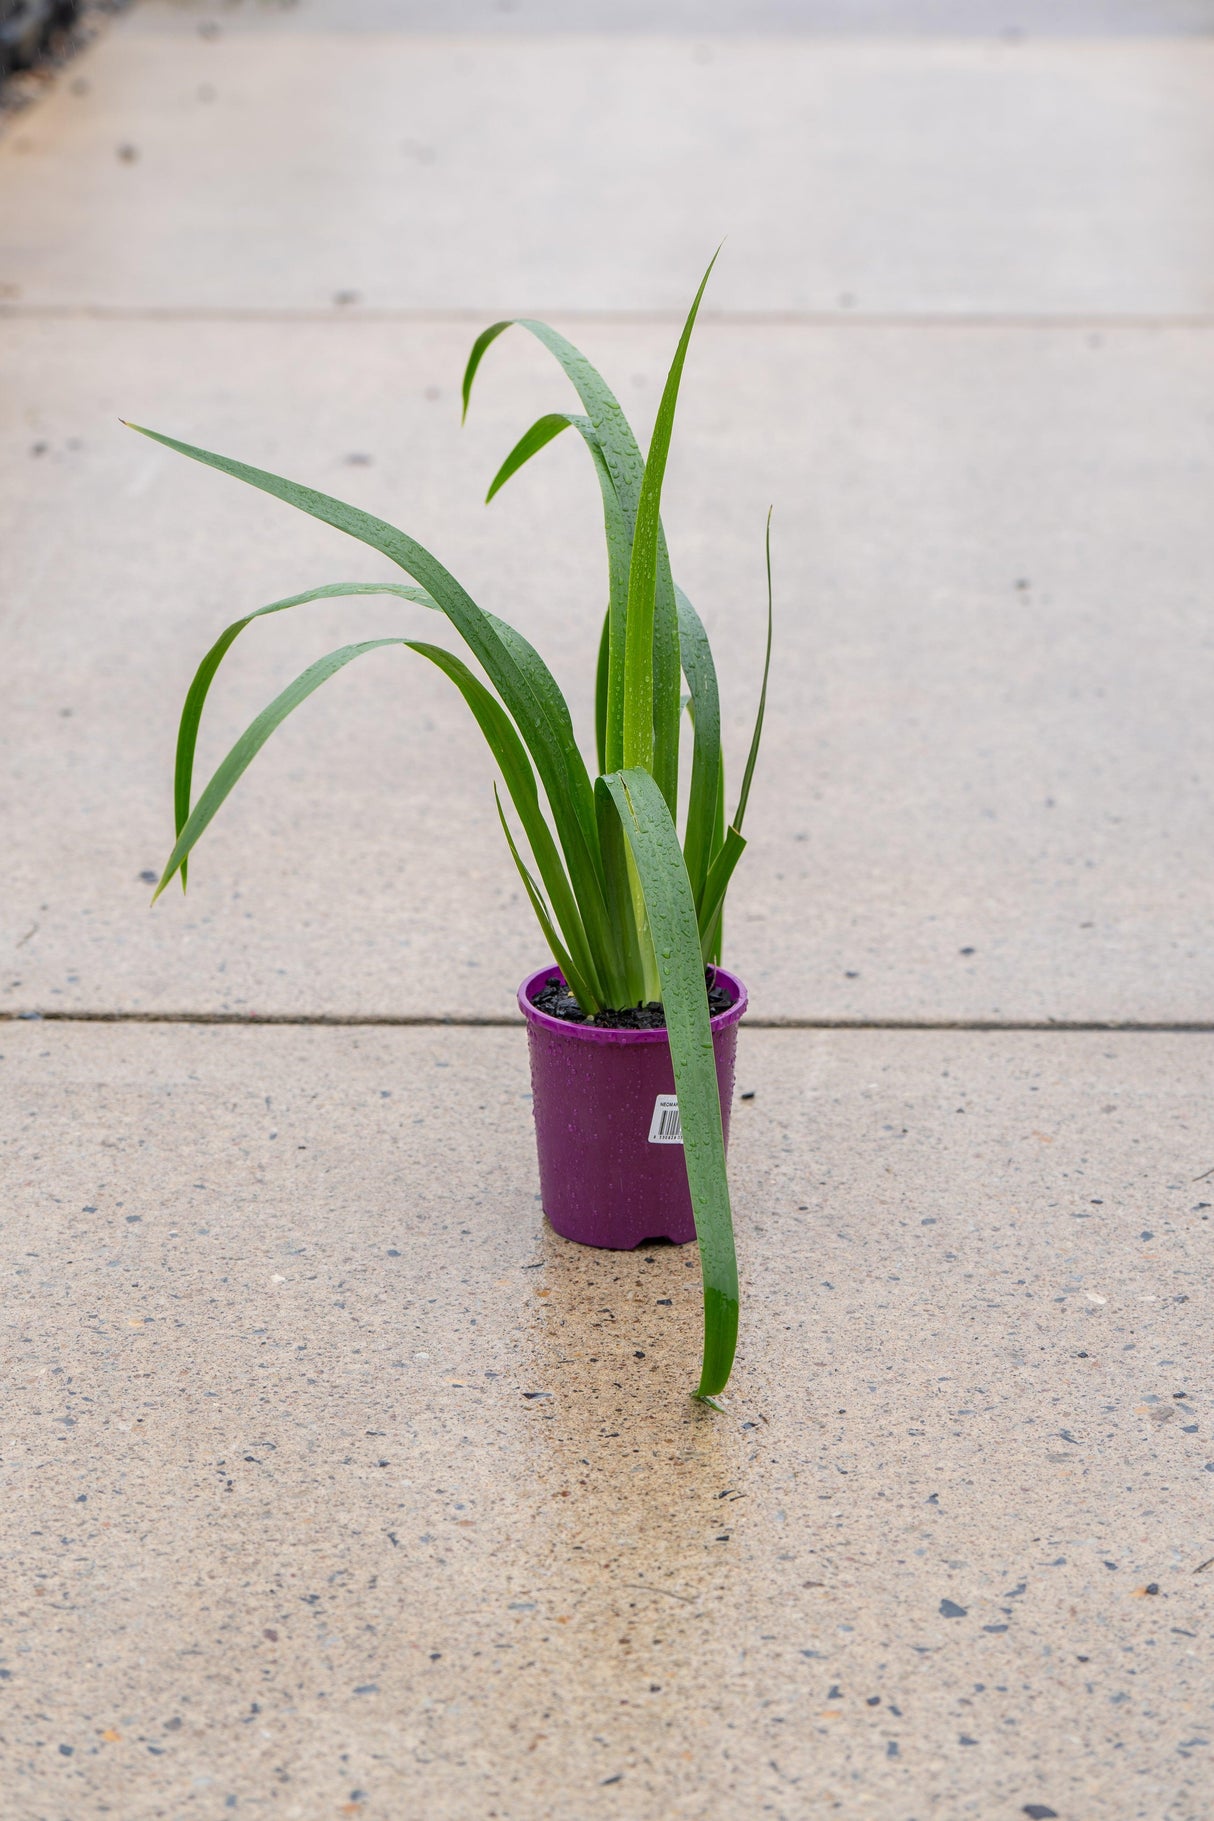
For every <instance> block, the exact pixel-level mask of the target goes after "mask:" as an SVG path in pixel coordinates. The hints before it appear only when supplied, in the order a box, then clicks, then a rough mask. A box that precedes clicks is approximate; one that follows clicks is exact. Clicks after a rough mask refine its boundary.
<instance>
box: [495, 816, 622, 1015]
mask: <svg viewBox="0 0 1214 1821" xmlns="http://www.w3.org/2000/svg"><path fill="white" fill-rule="evenodd" d="M493 801H494V802H495V803H496V805H497V819H498V821H499V822H500V823H501V825H502V833H503V834H504V835H505V837H506V845H507V847H508V848H509V849H510V857H511V859H512V860H513V861H514V864H515V866H516V867H517V868H518V876H519V878H520V879H521V880H522V882H523V890H524V891H525V892H526V894H527V897H528V899H529V900H530V903H531V908H532V910H533V911H534V912H535V920H536V922H537V923H538V924H539V926H540V928H541V930H543V932H544V939H545V941H546V942H547V944H548V946H549V948H550V949H551V950H552V956H553V959H554V961H555V962H556V964H557V966H558V967H559V968H560V970H561V973H562V974H563V975H564V976H565V984H566V986H569V987H572V989H573V995H574V998H575V999H576V1000H577V1002H578V1004H579V1005H580V1006H581V1007H582V1009H583V1011H586V1010H589V1009H590V1001H589V1000H588V999H586V998H583V996H582V995H583V993H585V992H586V990H587V989H586V986H585V983H584V982H583V983H582V984H581V985H580V986H579V984H578V973H577V968H576V966H575V965H574V963H573V961H572V959H571V958H570V956H569V954H568V952H567V951H566V949H565V948H564V946H563V945H562V943H561V940H560V937H559V936H558V935H557V933H556V930H555V928H554V927H553V920H552V913H551V911H550V910H549V909H548V906H547V905H546V904H545V902H544V894H543V893H542V892H541V891H540V888H539V886H538V885H537V884H536V882H535V880H534V879H533V878H532V877H531V874H530V873H529V872H528V870H527V865H526V862H525V861H524V859H523V856H522V855H521V854H520V853H519V850H518V846H517V844H516V842H515V839H514V836H513V835H512V834H511V832H510V824H509V822H507V820H506V812H505V810H504V809H503V808H502V799H501V797H500V796H499V794H498V788H497V785H496V784H495V785H494V786H493ZM595 1009H596V1010H597V1009H598V1008H597V1007H596V1008H595Z"/></svg>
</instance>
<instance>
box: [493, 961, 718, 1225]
mask: <svg viewBox="0 0 1214 1821" xmlns="http://www.w3.org/2000/svg"><path fill="white" fill-rule="evenodd" d="M561 978H562V976H561V971H560V969H559V968H558V967H555V966H553V965H551V964H549V966H547V967H542V968H540V970H539V972H538V973H535V974H532V975H530V976H529V978H528V979H526V980H524V981H523V984H522V986H520V988H519V990H518V1002H519V1007H520V1009H521V1011H522V1014H523V1017H524V1018H525V1019H526V1020H527V1040H528V1045H529V1047H530V1051H531V1089H532V1097H533V1102H534V1112H535V1141H536V1148H537V1150H538V1152H539V1165H540V1200H541V1201H542V1203H543V1207H544V1212H545V1214H546V1215H547V1216H548V1219H549V1221H550V1222H551V1224H552V1226H553V1227H554V1229H555V1230H556V1232H558V1233H560V1234H562V1235H563V1236H564V1238H566V1239H575V1240H577V1241H578V1243H579V1244H580V1245H583V1246H606V1247H610V1248H612V1249H613V1250H616V1251H622V1252H627V1251H631V1250H632V1249H633V1247H634V1246H640V1245H644V1244H645V1243H646V1242H647V1241H648V1240H654V1239H669V1240H672V1241H673V1242H674V1244H675V1245H679V1246H681V1245H686V1244H687V1242H688V1241H689V1240H692V1239H694V1238H695V1236H696V1224H695V1218H694V1216H693V1214H692V1211H691V1194H690V1191H689V1190H688V1187H687V1168H686V1165H685V1163H684V1161H683V1145H682V1141H681V1139H680V1137H679V1130H678V1108H677V1102H676V1100H675V1093H674V1067H673V1065H672V1063H671V1060H670V1042H669V1039H668V1038H667V1035H666V1032H665V1031H664V1030H657V1031H613V1030H601V1029H599V1028H598V1027H597V1026H596V1025H593V1024H574V1023H571V1022H570V1021H569V1020H568V1019H565V1018H552V1017H550V1016H549V1014H548V1013H547V1012H541V1011H540V1010H539V1009H538V1008H537V1006H536V1005H535V1004H534V1000H535V997H536V995H537V994H538V993H539V992H541V991H542V990H543V988H544V987H545V986H547V984H548V982H549V981H550V980H560V979H561ZM714 981H715V984H716V985H717V986H719V987H722V988H723V989H724V990H725V991H726V992H727V993H731V994H732V995H733V1004H732V1005H731V1006H730V1007H729V1008H728V1009H727V1010H726V1011H724V1012H719V1013H718V1014H717V1016H716V1017H715V1018H714V1019H713V1020H712V1044H713V1052H714V1054H715V1057H716V1064H717V1083H718V1085H719V1087H720V1091H721V1120H722V1124H723V1125H724V1128H725V1142H726V1144H728V1143H729V1108H730V1103H731V1101H732V1100H733V1071H734V1053H735V1050H736V1048H737V1039H738V1020H739V1019H740V1018H741V1016H742V1014H743V1013H744V1012H745V1010H746V988H745V987H744V986H743V984H742V982H741V981H740V980H739V979H737V978H736V976H735V975H733V974H728V973H726V972H725V969H724V968H720V967H718V968H716V969H715V970H714Z"/></svg>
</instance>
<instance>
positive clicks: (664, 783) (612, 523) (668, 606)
mask: <svg viewBox="0 0 1214 1821" xmlns="http://www.w3.org/2000/svg"><path fill="white" fill-rule="evenodd" d="M516 324H517V327H518V328H520V329H526V330H527V331H528V332H529V333H530V334H531V335H534V336H535V337H536V339H537V340H538V341H540V342H541V343H542V344H543V346H544V347H546V348H547V349H548V351H549V353H550V354H552V355H553V356H554V358H555V359H556V360H557V362H558V363H559V365H560V366H561V368H562V370H563V371H564V373H565V375H566V377H567V378H568V379H569V380H570V381H571V382H572V384H573V386H574V388H575V389H576V391H577V394H578V397H579V398H580V399H581V401H582V404H583V406H584V407H585V410H586V417H585V418H584V419H579V418H577V417H572V416H571V417H569V418H568V420H567V421H568V422H569V423H570V424H572V426H573V427H574V429H576V430H578V431H579V432H580V433H581V435H582V438H583V441H584V442H585V444H586V446H587V448H588V449H589V450H590V453H591V455H592V456H593V457H594V460H595V465H596V467H597V468H598V469H599V471H600V472H599V484H600V487H601V489H602V493H603V518H604V526H605V530H606V535H607V554H608V564H609V567H610V572H611V596H610V599H611V663H610V669H609V676H608V708H607V735H606V741H605V758H606V766H607V769H609V770H613V771H614V770H616V769H618V767H619V766H620V765H621V764H622V763H623V754H624V665H625V649H626V644H627V617H628V572H629V565H630V562H631V558H632V548H633V530H634V527H635V523H636V515H637V506H638V503H639V501H640V496H641V485H642V482H643V479H644V474H645V460H644V457H643V456H642V454H641V450H640V445H639V444H638V442H637V440H636V437H635V436H634V435H633V432H632V426H631V425H630V424H629V422H628V419H627V418H626V417H625V415H624V411H623V409H622V407H621V405H620V401H619V400H618V398H616V396H615V394H614V392H612V390H611V388H610V387H609V386H608V385H607V383H606V381H605V380H604V379H603V377H602V375H601V374H600V373H599V372H598V371H597V370H596V369H595V368H594V367H593V366H592V365H591V363H590V362H589V361H588V360H587V358H586V356H585V355H584V354H583V353H582V352H581V350H580V348H576V347H574V345H573V343H572V342H571V341H568V340H567V339H566V337H565V336H563V335H561V334H560V333H559V331H558V330H556V329H552V328H550V327H549V326H548V324H547V323H542V322H537V321H535V320H534V319H533V318H530V317H519V318H517V319H516ZM512 326H515V325H514V324H512V323H510V322H499V323H494V324H493V325H492V327H491V328H488V329H486V330H485V331H484V333H483V334H482V335H479V336H478V337H477V339H476V342H475V343H474V345H473V348H472V353H471V354H470V356H469V358H468V365H467V367H466V369H465V372H464V382H463V400H464V413H465V415H466V414H467V410H468V400H469V398H470V396H471V391H472V382H473V379H474V378H475V375H476V372H477V369H478V367H479V366H480V363H481V360H482V359H483V357H484V354H485V351H486V349H487V348H489V347H490V345H491V344H492V343H493V342H494V341H496V340H497V338H498V336H499V335H501V334H502V333H503V331H504V330H506V329H508V328H511V327H512ZM519 446H520V447H521V445H519ZM533 453H534V450H528V452H527V454H526V455H524V456H523V457H522V460H526V459H528V456H529V455H530V454H533ZM507 459H508V460H509V459H510V458H507ZM520 465H521V462H520V463H518V464H515V465H514V466H512V468H511V472H512V473H515V472H517V469H518V466H520ZM651 646H652V652H653V693H654V724H655V727H657V728H658V730H659V735H658V738H657V741H656V745H655V752H654V767H655V776H656V777H657V779H658V783H659V785H660V787H661V790H662V794H663V795H664V797H665V798H666V801H667V804H668V805H669V807H670V810H671V813H672V814H673V813H674V808H675V803H676V800H677V797H678V762H679V760H678V752H679V746H678V708H677V703H676V702H675V698H677V694H678V687H679V635H678V623H677V618H676V612H675V600H674V585H673V582H672V581H671V576H670V559H669V556H668V555H667V551H666V540H665V537H664V536H663V535H662V533H661V530H660V527H659V535H658V558H657V582H656V593H655V605H654V622H653V629H652V636H651ZM672 704H674V705H673V706H672Z"/></svg>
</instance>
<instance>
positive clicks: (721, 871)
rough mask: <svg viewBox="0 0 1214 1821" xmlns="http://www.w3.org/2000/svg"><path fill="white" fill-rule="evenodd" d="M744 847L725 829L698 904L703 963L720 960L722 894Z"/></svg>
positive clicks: (733, 832) (731, 830)
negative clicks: (723, 838)
mask: <svg viewBox="0 0 1214 1821" xmlns="http://www.w3.org/2000/svg"><path fill="white" fill-rule="evenodd" d="M745 848H746V842H745V840H744V839H743V837H742V836H741V835H740V834H739V833H738V831H737V829H736V828H733V827H732V826H731V827H729V828H727V829H726V830H725V840H724V842H723V843H722V846H721V850H720V852H719V853H718V854H717V856H716V859H715V860H714V861H713V863H712V865H711V866H710V867H709V869H708V877H707V879H706V880H705V881H704V896H703V898H702V899H701V901H700V939H701V942H702V944H703V951H704V960H705V961H706V962H708V961H714V960H719V959H720V954H721V913H722V911H723V909H724V906H725V893H726V892H727V891H728V889H729V881H730V880H731V879H732V878H733V873H734V868H735V867H736V866H737V864H738V861H739V860H740V859H741V858H742V854H743V852H744V851H745Z"/></svg>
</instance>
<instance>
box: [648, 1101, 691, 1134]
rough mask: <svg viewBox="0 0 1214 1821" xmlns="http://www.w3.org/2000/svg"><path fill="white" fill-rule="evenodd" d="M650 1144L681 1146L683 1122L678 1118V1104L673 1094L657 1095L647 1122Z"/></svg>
mask: <svg viewBox="0 0 1214 1821" xmlns="http://www.w3.org/2000/svg"><path fill="white" fill-rule="evenodd" d="M649 1142H650V1144H682V1142H683V1122H682V1120H681V1119H680V1118H679V1103H678V1100H677V1098H676V1097H675V1095H673V1094H659V1095H658V1097H657V1099H656V1100H655V1101H654V1103H653V1118H652V1119H651V1120H650V1122H649Z"/></svg>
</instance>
